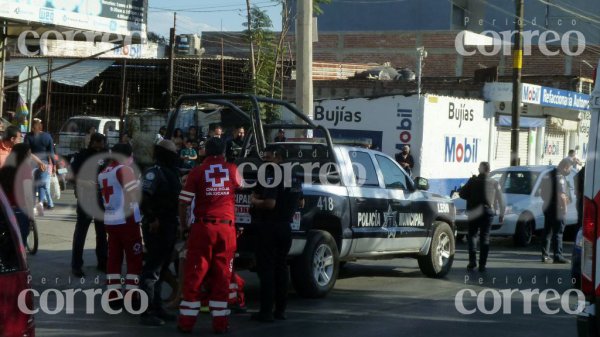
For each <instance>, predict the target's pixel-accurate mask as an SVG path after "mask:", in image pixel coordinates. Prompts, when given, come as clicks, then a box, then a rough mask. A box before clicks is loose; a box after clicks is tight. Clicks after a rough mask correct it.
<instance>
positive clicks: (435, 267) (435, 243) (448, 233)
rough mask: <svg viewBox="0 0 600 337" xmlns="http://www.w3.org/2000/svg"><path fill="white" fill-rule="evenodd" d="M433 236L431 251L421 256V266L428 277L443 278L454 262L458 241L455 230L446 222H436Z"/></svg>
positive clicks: (419, 258)
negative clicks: (455, 238) (456, 241)
mask: <svg viewBox="0 0 600 337" xmlns="http://www.w3.org/2000/svg"><path fill="white" fill-rule="evenodd" d="M433 225H434V227H433V228H434V229H433V238H432V240H431V247H430V248H429V253H428V254H427V255H424V256H419V257H418V258H417V259H418V261H419V268H420V269H421V272H422V273H423V274H425V275H426V276H428V277H433V278H441V277H444V276H446V274H448V272H450V269H452V263H453V262H454V252H455V247H456V243H455V241H454V232H452V228H450V225H448V224H447V223H445V222H439V221H436V222H434V224H433Z"/></svg>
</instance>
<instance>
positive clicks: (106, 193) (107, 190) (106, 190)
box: [102, 179, 114, 204]
mask: <svg viewBox="0 0 600 337" xmlns="http://www.w3.org/2000/svg"><path fill="white" fill-rule="evenodd" d="M113 192H114V190H113V188H112V186H108V179H104V180H102V196H103V198H104V202H105V203H107V204H108V203H109V202H110V196H111V195H113Z"/></svg>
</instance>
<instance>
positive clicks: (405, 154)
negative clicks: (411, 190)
mask: <svg viewBox="0 0 600 337" xmlns="http://www.w3.org/2000/svg"><path fill="white" fill-rule="evenodd" d="M395 157H396V161H397V162H398V164H400V167H402V168H403V169H404V171H406V173H408V175H411V174H412V170H413V168H414V167H415V159H414V158H413V156H412V154H410V146H409V145H404V146H403V147H402V152H398V153H396V156H395Z"/></svg>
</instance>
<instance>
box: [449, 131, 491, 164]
mask: <svg viewBox="0 0 600 337" xmlns="http://www.w3.org/2000/svg"><path fill="white" fill-rule="evenodd" d="M444 138H445V145H444V162H445V163H477V162H478V161H477V160H478V154H479V144H480V143H481V141H482V140H481V138H477V137H468V136H445V137H444Z"/></svg>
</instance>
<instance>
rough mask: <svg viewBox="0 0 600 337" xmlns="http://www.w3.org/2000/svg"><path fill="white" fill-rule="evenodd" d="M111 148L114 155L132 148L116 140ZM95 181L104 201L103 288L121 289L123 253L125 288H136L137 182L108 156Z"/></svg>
mask: <svg viewBox="0 0 600 337" xmlns="http://www.w3.org/2000/svg"><path fill="white" fill-rule="evenodd" d="M111 152H112V154H113V155H115V156H119V155H120V156H125V157H127V158H129V157H131V152H132V149H131V146H130V145H129V144H116V145H115V146H114V147H113V148H112V151H111ZM121 159H122V158H121ZM98 184H99V185H100V189H101V194H102V201H103V202H104V225H105V228H106V233H107V234H108V261H107V266H106V284H107V286H106V288H107V290H112V289H117V290H121V265H122V262H123V255H125V260H126V262H127V274H126V275H125V277H124V280H125V290H126V291H129V290H133V289H138V288H139V284H140V281H139V278H140V272H141V271H142V236H141V231H140V221H141V216H140V211H139V206H138V203H137V202H136V200H135V199H136V198H135V195H136V192H138V191H139V183H138V181H137V179H136V177H135V174H134V172H133V169H132V168H131V167H129V166H127V165H124V164H122V163H121V162H119V161H118V160H116V159H111V160H110V164H109V165H108V166H107V167H106V168H105V169H104V171H102V172H101V173H100V175H99V176H98ZM111 298H114V297H112V296H111Z"/></svg>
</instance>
